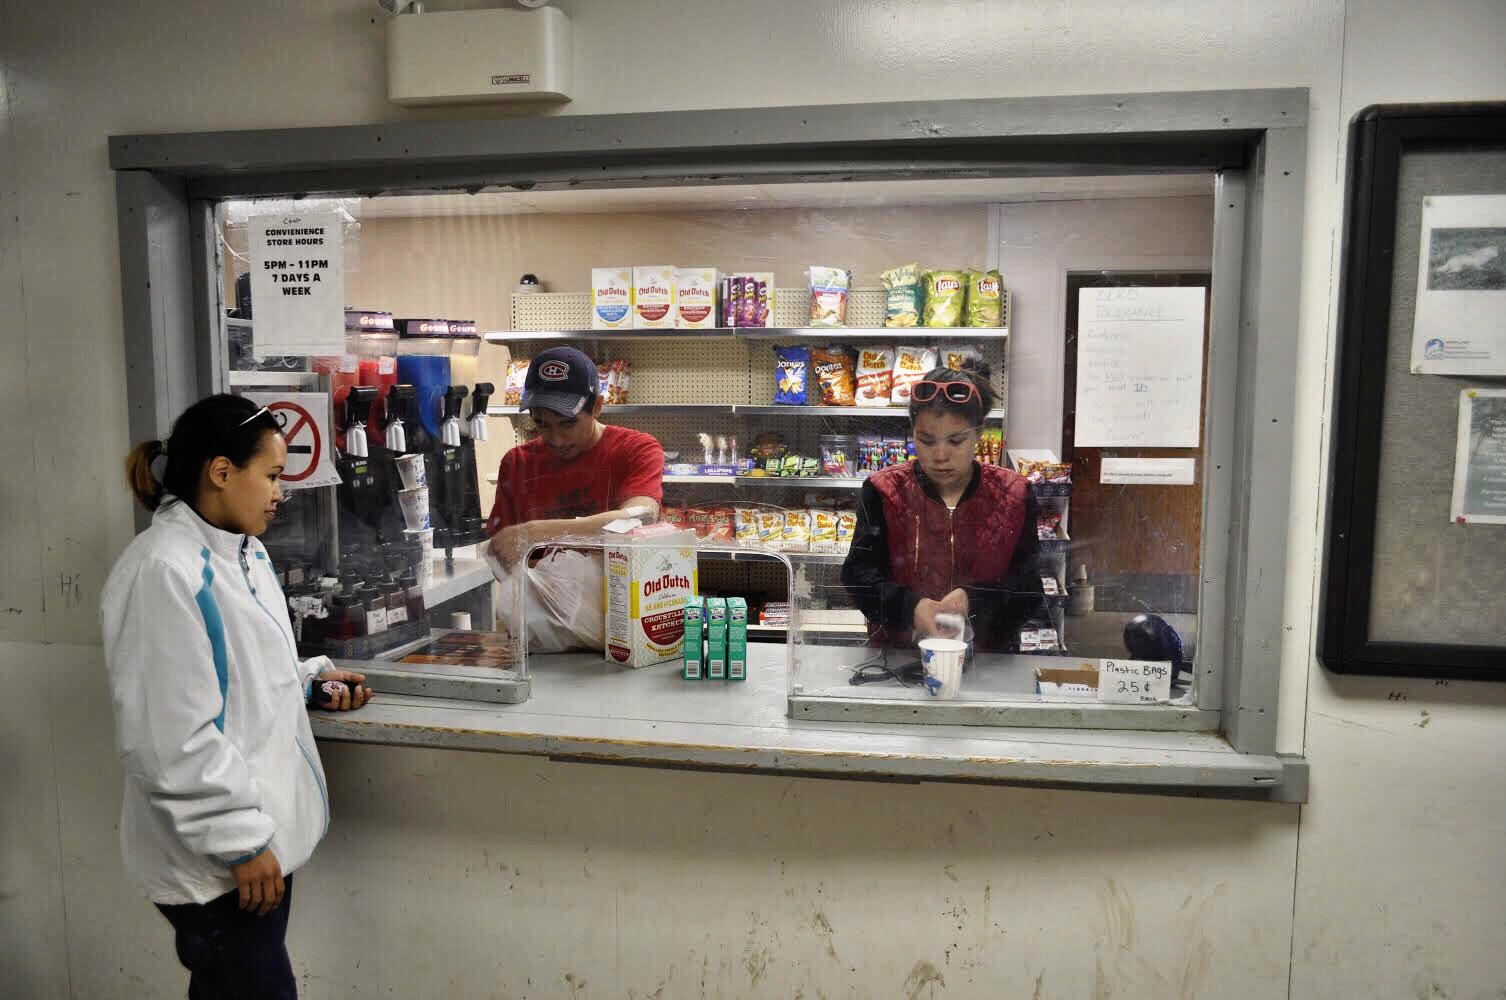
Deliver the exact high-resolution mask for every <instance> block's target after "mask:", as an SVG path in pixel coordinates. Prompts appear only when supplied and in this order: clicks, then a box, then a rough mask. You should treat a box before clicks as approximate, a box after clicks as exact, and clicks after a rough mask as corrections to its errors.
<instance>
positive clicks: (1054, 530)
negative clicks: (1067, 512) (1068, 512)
mask: <svg viewBox="0 0 1506 1000" xmlns="http://www.w3.org/2000/svg"><path fill="white" fill-rule="evenodd" d="M1061 524H1062V516H1061V515H1060V514H1052V513H1048V512H1046V511H1041V512H1040V513H1039V514H1037V515H1036V518H1035V536H1036V537H1037V538H1039V539H1041V540H1043V541H1044V540H1047V539H1053V538H1060V537H1061Z"/></svg>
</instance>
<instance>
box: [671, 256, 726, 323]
mask: <svg viewBox="0 0 1506 1000" xmlns="http://www.w3.org/2000/svg"><path fill="white" fill-rule="evenodd" d="M716 318H717V317H716V268H714V267H681V268H676V269H675V326H677V327H679V328H680V329H682V330H709V329H712V328H713V327H715V326H716Z"/></svg>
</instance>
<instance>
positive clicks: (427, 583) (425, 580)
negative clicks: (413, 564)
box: [418, 556, 434, 590]
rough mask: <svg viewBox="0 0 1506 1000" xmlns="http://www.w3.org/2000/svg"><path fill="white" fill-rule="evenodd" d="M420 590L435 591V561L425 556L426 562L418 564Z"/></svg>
mask: <svg viewBox="0 0 1506 1000" xmlns="http://www.w3.org/2000/svg"><path fill="white" fill-rule="evenodd" d="M418 589H420V590H433V589H434V560H433V559H430V558H429V557H428V556H424V561H423V562H421V563H419V564H418Z"/></svg>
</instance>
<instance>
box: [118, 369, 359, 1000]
mask: <svg viewBox="0 0 1506 1000" xmlns="http://www.w3.org/2000/svg"><path fill="white" fill-rule="evenodd" d="M164 455H165V456H166V465H165V468H164V469H163V471H162V474H161V478H160V480H159V478H158V477H157V476H156V475H154V473H153V471H152V465H153V463H154V462H155V461H156V460H158V459H160V458H161V457H162V456H164ZM286 457H287V445H286V443H285V442H284V441H283V439H282V435H281V433H280V432H279V430H278V426H277V422H276V420H274V419H273V417H272V415H271V414H270V413H269V412H268V411H267V410H266V409H264V408H262V409H259V408H258V407H257V406H256V405H255V404H254V403H251V402H250V401H248V400H245V399H242V398H240V397H237V396H226V395H221V396H210V397H209V398H207V399H203V400H200V401H199V402H198V403H195V404H194V405H193V406H191V407H189V408H188V409H187V410H185V411H184V412H183V414H182V415H181V416H180V417H179V418H178V419H177V421H176V422H175V423H174V425H173V431H172V435H171V436H170V437H169V439H168V441H167V444H166V445H165V446H164V445H163V443H162V442H160V441H148V442H146V443H144V444H140V445H137V446H136V448H135V449H133V450H132V452H131V454H130V456H129V458H127V460H126V470H127V475H128V477H129V480H130V483H131V489H132V491H133V492H134V493H135V494H136V498H137V500H139V501H140V502H141V504H142V505H143V506H145V507H146V508H147V509H148V510H151V511H154V512H155V515H154V517H153V518H152V524H151V527H150V528H148V529H147V530H146V531H144V532H142V533H141V534H140V535H139V536H137V537H136V539H135V540H134V541H132V542H131V544H130V545H129V546H128V547H127V548H126V550H125V552H124V553H123V554H122V555H121V557H120V559H119V560H118V561H117V562H116V564H115V568H114V569H113V570H112V571H111V573H110V577H109V579H108V580H107V581H106V582H105V586H104V592H103V595H102V598H101V610H102V619H103V626H104V642H105V663H106V665H107V667H108V668H109V673H110V687H111V693H112V696H113V698H114V703H115V728H116V743H117V749H118V751H119V754H120V759H121V762H122V763H123V764H124V767H125V774H126V777H125V795H124V802H123V804H122V807H121V821H120V839H121V847H122V850H123V852H124V855H125V861H126V866H127V867H128V868H129V869H130V871H131V873H132V874H133V875H134V876H136V877H137V878H138V879H139V880H141V881H142V882H143V883H144V884H145V886H146V889H147V892H148V894H149V895H150V897H151V899H152V901H153V902H154V903H156V904H157V906H158V909H160V910H161V911H162V913H163V915H164V916H166V917H167V919H168V920H169V921H170V922H171V923H172V925H173V927H174V930H175V932H176V944H177V952H178V957H179V959H180V960H181V961H182V962H183V964H184V966H185V967H187V969H188V970H189V973H190V983H189V996H190V997H191V998H198V997H215V998H224V997H257V998H265V997H277V998H281V997H296V996H297V987H296V983H295V981H294V979H293V970H292V965H291V962H290V961H289V959H288V952H287V946H286V944H285V935H286V931H287V921H288V910H289V907H290V905H291V891H292V873H293V872H294V871H296V870H297V869H298V868H299V867H301V866H302V865H303V864H305V863H306V862H307V861H308V860H309V857H310V856H311V855H312V854H313V852H314V847H315V846H316V845H317V844H318V843H319V840H320V839H321V838H322V837H323V836H324V832H325V830H326V829H328V827H329V795H328V792H327V790H326V787H325V782H324V771H323V768H322V767H321V766H320V763H319V752H318V749H317V748H316V747H315V745H314V738H313V733H312V731H311V730H310V727H309V720H308V713H307V711H306V708H305V706H306V703H307V701H308V699H309V696H310V694H311V692H312V685H313V684H314V683H315V682H316V681H317V682H319V683H320V684H321V685H322V686H323V688H324V690H325V691H326V692H330V693H333V694H334V695H335V697H336V704H335V705H334V706H333V707H335V708H339V709H353V708H359V707H360V706H361V705H362V704H364V703H365V702H366V701H367V699H368V698H369V697H370V695H371V692H370V690H369V689H368V688H365V687H362V686H361V681H363V680H365V678H364V677H363V676H362V675H360V674H356V673H350V672H347V671H340V670H335V669H333V664H332V663H331V662H330V661H329V660H328V659H327V658H326V657H322V656H321V657H315V658H314V659H311V660H308V661H304V662H300V661H299V660H298V656H297V653H296V651H295V648H294V645H293V638H292V636H293V632H292V628H291V625H290V623H289V620H288V612H287V604H286V601H285V600H284V598H283V595H282V591H281V589H280V588H279V585H278V581H277V576H276V574H275V573H274V572H273V570H272V565H271V563H270V562H269V561H268V560H267V553H266V549H264V548H263V547H262V544H261V542H259V541H258V540H257V538H256V536H257V535H260V534H262V533H263V532H265V531H266V530H267V525H268V523H269V522H270V521H271V520H272V518H274V517H275V516H276V513H277V505H278V504H279V503H281V501H282V489H281V486H280V485H279V476H280V475H281V473H282V467H283V463H284V461H285V460H286ZM332 681H338V682H342V683H338V684H333V683H329V682H332Z"/></svg>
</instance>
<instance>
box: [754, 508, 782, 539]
mask: <svg viewBox="0 0 1506 1000" xmlns="http://www.w3.org/2000/svg"><path fill="white" fill-rule="evenodd" d="M758 541H759V544H761V545H763V546H764V547H766V548H770V549H782V548H784V511H782V510H769V509H764V510H760V511H759V512H758Z"/></svg>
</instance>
